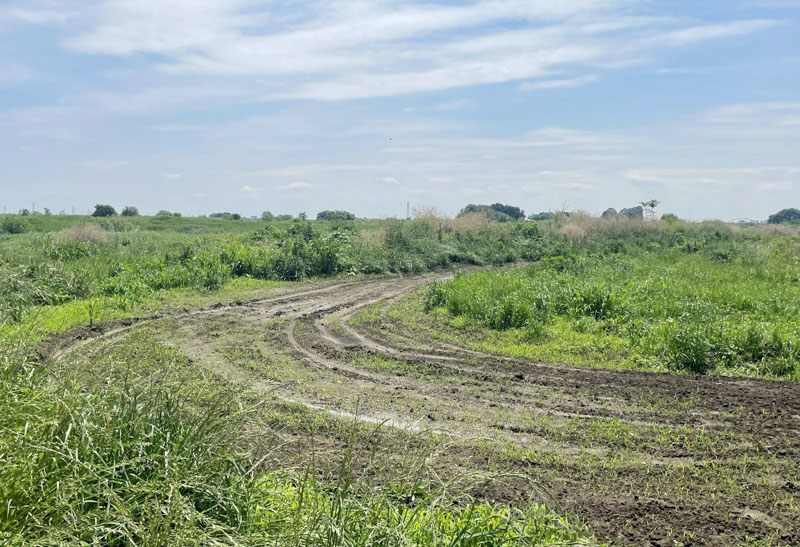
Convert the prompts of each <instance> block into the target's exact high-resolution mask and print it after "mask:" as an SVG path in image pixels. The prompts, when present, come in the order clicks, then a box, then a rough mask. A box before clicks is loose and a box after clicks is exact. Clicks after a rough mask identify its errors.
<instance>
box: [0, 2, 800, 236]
mask: <svg viewBox="0 0 800 547" xmlns="http://www.w3.org/2000/svg"><path fill="white" fill-rule="evenodd" d="M798 145H800V0H798V1H793V0H773V1H769V0H767V1H755V0H753V1H746V0H727V1H709V2H696V1H672V2H656V1H646V0H645V1H642V0H640V1H625V0H606V1H595V0H574V1H569V0H562V1H558V2H555V1H547V2H544V1H541V2H537V1H535V0H525V1H521V0H493V1H473V2H459V1H453V0H450V1H441V2H428V3H419V2H411V1H383V0H371V1H362V0H333V1H330V0H329V1H323V2H319V1H306V0H294V1H291V2H277V1H252V0H173V1H170V2H164V1H163V0H94V1H92V0H25V1H14V0H11V1H0V190H1V192H0V206H2V207H6V208H7V210H9V211H15V210H17V209H19V208H22V207H28V208H29V207H30V206H31V203H32V202H36V207H37V209H41V208H43V207H49V208H50V209H51V210H53V211H54V212H59V211H61V210H66V211H67V212H70V211H71V210H72V207H75V209H76V211H86V210H87V209H88V208H90V207H91V206H93V205H94V204H95V203H111V204H113V205H115V206H117V207H118V208H119V207H121V206H123V205H128V204H132V205H136V206H138V207H139V209H140V210H142V211H143V212H151V213H152V212H155V211H157V210H159V209H169V210H177V211H182V212H183V213H184V214H205V213H210V212H214V211H223V210H225V211H237V212H240V213H242V214H245V215H254V214H260V212H261V211H263V210H271V211H273V212H275V213H298V212H300V211H306V212H308V213H309V214H312V215H313V214H314V213H316V212H317V211H319V210H321V209H333V208H336V209H348V210H351V211H353V212H355V213H356V214H358V215H359V216H371V217H376V216H402V215H404V214H405V208H406V202H411V204H412V206H417V207H422V206H435V207H438V208H439V209H440V210H442V211H443V212H446V213H449V214H454V213H456V212H457V211H458V210H459V209H460V208H461V207H462V206H463V205H465V204H466V203H469V202H476V203H493V202H496V201H501V202H507V203H511V204H514V205H518V206H520V207H522V208H523V209H525V210H526V211H528V212H533V211H543V210H551V209H561V208H563V207H567V208H569V209H582V210H586V211H589V212H593V213H599V212H601V211H602V210H604V209H605V208H606V207H612V206H613V207H616V208H621V207H626V206H630V205H632V204H635V203H637V202H639V201H641V200H645V199H650V198H657V199H660V200H661V201H662V205H661V206H660V207H659V209H661V210H662V211H672V212H675V213H677V214H679V215H680V216H682V217H686V218H694V219H698V218H704V217H717V218H723V219H726V220H727V219H733V218H738V217H750V218H765V217H766V216H767V215H769V214H770V213H772V212H775V211H776V210H778V209H781V208H783V207H789V206H797V207H800V154H798V150H800V146H798Z"/></svg>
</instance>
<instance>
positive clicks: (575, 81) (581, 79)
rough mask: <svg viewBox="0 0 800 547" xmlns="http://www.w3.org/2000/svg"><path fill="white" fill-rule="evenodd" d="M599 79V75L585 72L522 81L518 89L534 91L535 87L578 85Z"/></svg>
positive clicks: (552, 87) (551, 87) (548, 87)
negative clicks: (575, 76)
mask: <svg viewBox="0 0 800 547" xmlns="http://www.w3.org/2000/svg"><path fill="white" fill-rule="evenodd" d="M599 80H600V77H599V76H596V75H594V74H587V75H586V76H578V77H577V78H567V79H563V80H540V81H537V82H523V83H522V84H521V85H520V86H519V89H520V90H521V91H534V90H537V89H555V88H559V87H578V86H582V85H586V84H591V83H593V82H597V81H599Z"/></svg>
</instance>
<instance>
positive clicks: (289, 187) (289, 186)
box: [278, 182, 312, 190]
mask: <svg viewBox="0 0 800 547" xmlns="http://www.w3.org/2000/svg"><path fill="white" fill-rule="evenodd" d="M311 186H312V185H311V184H309V183H307V182H290V183H289V184H284V185H283V186H278V188H280V189H281V190H297V189H299V188H310V187H311Z"/></svg>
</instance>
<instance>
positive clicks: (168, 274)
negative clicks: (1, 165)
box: [0, 215, 543, 326]
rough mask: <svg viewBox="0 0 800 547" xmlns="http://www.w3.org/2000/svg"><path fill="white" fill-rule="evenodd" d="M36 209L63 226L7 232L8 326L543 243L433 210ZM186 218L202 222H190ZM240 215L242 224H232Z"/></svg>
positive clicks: (0, 290) (0, 292) (535, 234)
mask: <svg viewBox="0 0 800 547" xmlns="http://www.w3.org/2000/svg"><path fill="white" fill-rule="evenodd" d="M26 218H27V217H26ZM30 218H31V219H32V220H31V222H34V221H35V222H37V223H40V224H41V226H40V228H41V229H42V230H44V229H46V228H51V229H54V230H55V229H59V231H52V232H40V231H31V232H30V233H21V234H5V235H0V326H1V325H3V324H10V323H18V322H20V321H22V320H23V318H24V316H25V315H26V314H27V313H30V312H31V310H34V309H37V308H41V307H46V306H58V305H62V304H64V303H68V302H73V301H80V300H88V299H96V298H102V297H110V298H111V300H107V301H103V302H104V304H108V306H110V307H113V308H119V309H121V310H127V309H130V308H131V307H132V306H134V305H136V304H139V303H141V302H142V301H144V300H147V299H148V298H153V297H158V294H159V293H160V292H161V291H167V290H172V289H180V288H186V289H194V290H204V291H216V290H218V289H220V288H221V287H223V286H225V285H226V284H227V283H229V282H230V281H231V280H234V279H239V278H253V279H260V280H267V281H299V280H304V279H308V278H316V277H331V276H336V275H359V274H384V273H390V272H424V271H429V270H431V269H433V268H437V267H444V266H447V265H449V264H451V263H477V264H487V263H504V262H508V261H514V260H518V259H520V258H527V257H530V256H533V255H534V254H535V253H536V252H538V251H537V249H539V247H541V246H542V245H543V242H542V240H541V235H540V233H539V231H538V229H537V228H536V226H535V225H531V226H529V227H525V228H523V227H522V226H521V225H515V226H494V227H484V228H481V231H479V232H476V231H472V230H471V229H470V228H466V229H463V230H456V231H449V232H446V231H443V229H442V228H441V226H440V225H436V224H434V223H432V222H431V221H430V220H429V219H428V220H418V221H397V220H386V221H381V222H380V223H375V222H366V221H359V222H358V223H355V224H354V225H353V226H348V227H344V228H342V227H338V226H336V225H335V224H333V223H331V222H327V221H315V222H313V223H312V222H299V221H297V222H294V221H293V222H270V223H266V222H245V221H240V222H236V221H228V220H221V219H182V218H177V217H169V218H168V219H165V220H161V219H158V218H155V217H146V218H145V217H142V218H136V217H134V218H130V219H121V218H111V219H94V218H91V217H82V218H83V221H84V224H75V222H76V219H75V218H73V217H60V216H59V217H53V216H50V217H48V216H46V215H36V216H33V217H30ZM161 222H164V223H167V224H165V225H164V226H163V228H164V229H163V230H154V229H153V226H151V224H153V223H155V224H159V223H161ZM184 224H185V225H186V226H184V228H186V227H191V226H195V224H197V225H198V226H199V227H202V228H203V229H202V230H200V229H199V228H198V230H197V231H193V230H190V229H188V228H187V229H186V230H184V229H182V228H180V226H183V225H184ZM233 224H235V225H237V226H238V227H239V228H237V229H236V230H228V229H227V227H228V226H229V225H233ZM159 225H160V224H159ZM218 225H219V226H218ZM223 227H225V230H223V229H222V228H223ZM217 228H220V229H219V230H217ZM103 307H106V306H105V305H104V306H103Z"/></svg>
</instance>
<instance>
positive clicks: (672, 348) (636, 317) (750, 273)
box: [426, 218, 800, 380]
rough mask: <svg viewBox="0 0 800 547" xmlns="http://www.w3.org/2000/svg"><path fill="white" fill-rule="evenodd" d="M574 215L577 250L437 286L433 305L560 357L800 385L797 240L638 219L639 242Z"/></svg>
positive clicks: (567, 229) (521, 345)
mask: <svg viewBox="0 0 800 547" xmlns="http://www.w3.org/2000/svg"><path fill="white" fill-rule="evenodd" d="M573 220H574V222H573V223H572V224H568V225H566V226H564V227H563V228H562V233H564V234H566V235H567V236H568V237H570V238H571V239H573V240H574V241H575V244H574V245H573V246H572V250H571V252H569V253H567V254H565V255H558V256H550V257H546V258H544V259H543V260H541V261H540V262H537V263H536V264H534V265H531V266H529V267H527V268H524V269H519V270H514V271H484V272H477V273H466V274H463V275H460V276H458V277H457V278H456V279H455V280H453V281H450V282H447V283H441V284H436V285H433V286H431V288H430V289H429V292H428V295H427V300H426V302H427V307H428V309H436V308H443V309H445V310H446V311H447V313H448V314H449V315H450V316H451V317H454V318H458V319H459V320H461V321H462V323H461V324H465V325H478V326H484V327H488V328H490V329H495V330H500V331H509V336H510V337H511V338H509V340H512V339H513V340H514V341H515V343H514V345H515V346H516V347H515V351H516V352H518V353H520V352H521V353H527V354H528V355H529V356H532V357H535V358H538V359H544V360H548V361H550V362H565V363H584V362H587V361H595V362H598V363H606V364H615V365H618V366H628V367H636V368H649V369H663V368H670V369H673V370H684V371H689V372H695V373H706V372H710V371H718V372H722V373H726V374H745V375H755V376H769V377H784V378H792V379H795V380H800V307H798V305H797V303H798V302H800V284H799V283H798V279H800V264H798V261H797V256H798V255H800V241H798V239H797V237H796V236H793V237H788V236H783V235H775V236H769V235H761V234H760V233H757V232H746V231H743V232H734V231H732V230H731V229H730V228H727V227H724V226H718V225H713V226H711V225H709V226H701V227H699V228H697V227H692V226H689V225H686V224H684V223H681V224H680V225H674V224H673V225H672V226H671V227H670V225H666V222H665V223H664V225H660V226H659V225H657V224H656V223H650V224H648V225H647V227H645V226H644V225H642V226H636V225H634V224H629V226H628V227H629V228H630V229H631V231H634V230H636V229H643V230H645V231H646V232H647V233H645V234H642V235H641V236H640V237H636V238H633V237H630V236H626V235H625V233H624V232H620V231H619V230H620V227H617V228H614V227H612V226H603V225H599V224H597V223H596V222H595V221H594V220H589V219H583V222H579V221H576V220H577V218H574V219H573ZM587 221H588V222H587ZM587 224H588V225H587ZM587 357H588V359H587Z"/></svg>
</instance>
